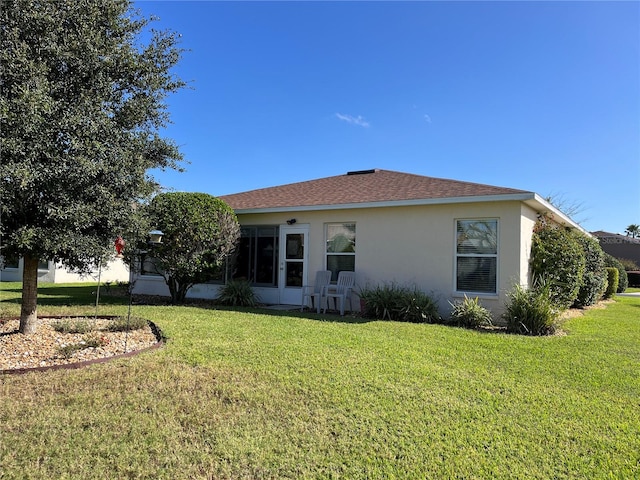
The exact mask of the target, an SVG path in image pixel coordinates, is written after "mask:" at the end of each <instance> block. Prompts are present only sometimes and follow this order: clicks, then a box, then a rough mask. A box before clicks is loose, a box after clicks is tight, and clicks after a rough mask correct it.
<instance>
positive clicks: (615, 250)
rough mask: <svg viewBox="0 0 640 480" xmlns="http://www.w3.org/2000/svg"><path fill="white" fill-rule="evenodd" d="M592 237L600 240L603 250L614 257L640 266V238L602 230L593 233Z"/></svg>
mask: <svg viewBox="0 0 640 480" xmlns="http://www.w3.org/2000/svg"><path fill="white" fill-rule="evenodd" d="M592 235H593V236H594V237H596V238H597V239H598V241H599V242H600V246H601V247H602V250H604V251H605V252H606V253H608V254H609V255H611V256H612V257H615V258H622V259H627V260H632V261H633V263H635V264H636V265H640V238H633V237H630V236H628V235H620V234H618V233H610V232H603V231H602V230H598V231H597V232H592Z"/></svg>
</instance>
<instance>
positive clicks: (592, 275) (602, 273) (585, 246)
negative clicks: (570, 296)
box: [574, 232, 607, 308]
mask: <svg viewBox="0 0 640 480" xmlns="http://www.w3.org/2000/svg"><path fill="white" fill-rule="evenodd" d="M575 238H576V240H577V241H578V243H579V244H580V245H581V246H582V250H583V252H584V258H585V268H584V274H583V276H582V282H581V284H580V289H579V290H578V297H577V298H576V300H575V302H574V306H575V307H579V308H583V307H588V306H589V305H593V304H594V303H596V302H597V301H598V300H600V298H601V297H602V294H603V293H604V290H605V288H606V287H607V272H606V270H605V265H604V251H603V250H602V247H601V246H600V242H598V240H596V239H595V238H593V237H588V236H587V235H584V234H582V233H578V232H576V233H575Z"/></svg>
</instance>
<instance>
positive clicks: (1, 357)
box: [0, 316, 162, 373]
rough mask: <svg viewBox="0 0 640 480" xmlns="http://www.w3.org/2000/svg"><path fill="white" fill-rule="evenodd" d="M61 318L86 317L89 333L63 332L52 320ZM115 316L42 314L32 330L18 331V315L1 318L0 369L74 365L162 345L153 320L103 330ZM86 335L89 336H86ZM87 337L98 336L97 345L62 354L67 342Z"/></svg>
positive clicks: (82, 340)
mask: <svg viewBox="0 0 640 480" xmlns="http://www.w3.org/2000/svg"><path fill="white" fill-rule="evenodd" d="M63 318H69V319H71V320H76V319H78V318H82V319H86V322H87V323H89V324H91V325H92V326H93V331H92V332H89V333H62V332H58V331H56V330H54V328H53V324H54V323H55V322H59V321H60V320H61V319H63ZM113 319H114V317H108V316H101V317H98V318H96V319H94V318H93V317H75V316H72V317H70V316H64V317H42V318H39V319H38V325H37V328H36V331H35V333H33V334H30V335H23V334H21V333H19V332H18V327H19V324H20V321H19V320H18V319H13V318H12V319H0V373H22V372H25V371H31V370H47V369H52V368H77V367H80V366H85V365H90V364H92V363H99V362H104V361H106V360H110V359H113V358H117V357H122V356H131V355H133V354H135V353H139V352H140V351H144V350H147V349H149V348H154V347H158V346H161V345H162V340H161V334H160V332H159V330H158V329H157V328H156V327H155V325H153V324H152V323H148V325H147V326H146V327H144V328H141V329H139V330H132V331H129V332H110V331H107V330H106V327H107V326H108V324H109V322H113ZM88 336H89V337H88ZM88 338H98V339H99V340H100V344H101V345H100V346H97V347H87V348H81V349H79V350H77V351H74V352H73V353H71V354H68V353H67V354H65V352H64V348H65V347H66V346H68V345H83V343H82V342H86V341H87V339H88Z"/></svg>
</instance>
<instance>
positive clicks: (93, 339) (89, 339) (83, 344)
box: [58, 333, 109, 359]
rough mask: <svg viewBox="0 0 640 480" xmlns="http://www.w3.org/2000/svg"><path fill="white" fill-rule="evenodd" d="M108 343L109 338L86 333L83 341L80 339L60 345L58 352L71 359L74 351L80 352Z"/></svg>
mask: <svg viewBox="0 0 640 480" xmlns="http://www.w3.org/2000/svg"><path fill="white" fill-rule="evenodd" d="M108 343H109V339H108V338H106V337H104V336H100V335H97V334H95V333H92V334H89V335H85V336H84V337H83V339H82V341H80V342H79V343H71V344H69V345H65V346H63V347H60V348H59V349H58V353H59V354H60V355H61V356H62V357H64V358H66V359H69V358H71V357H72V356H73V354H74V353H76V352H79V351H80V350H84V349H85V348H98V347H103V346H105V345H107V344H108Z"/></svg>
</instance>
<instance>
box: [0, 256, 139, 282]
mask: <svg viewBox="0 0 640 480" xmlns="http://www.w3.org/2000/svg"><path fill="white" fill-rule="evenodd" d="M22 267H23V263H22V259H21V258H20V259H18V258H14V259H5V260H4V268H2V269H0V281H2V282H21V281H22ZM98 273H100V282H101V283H103V282H116V281H121V282H128V281H129V267H128V266H127V265H126V264H125V263H124V262H123V261H122V260H121V259H119V258H114V259H113V260H112V261H110V262H109V263H108V264H107V265H105V266H103V267H102V268H101V269H100V272H98V271H97V270H96V271H93V272H91V273H90V274H85V275H80V274H78V273H74V272H72V271H70V270H69V269H67V268H65V267H64V265H62V264H61V263H56V262H53V261H51V260H42V261H40V263H38V282H48V283H78V282H97V281H98Z"/></svg>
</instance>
